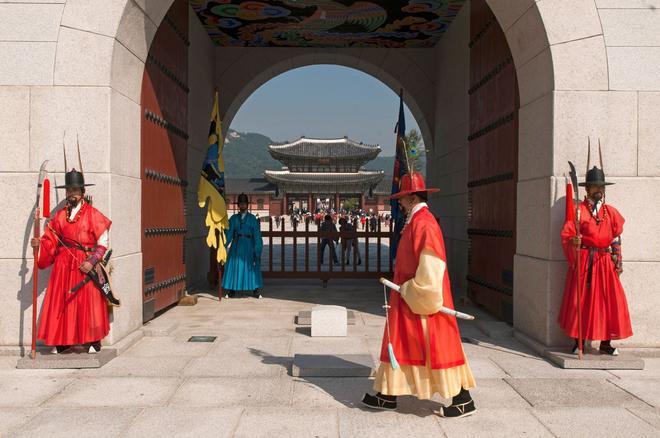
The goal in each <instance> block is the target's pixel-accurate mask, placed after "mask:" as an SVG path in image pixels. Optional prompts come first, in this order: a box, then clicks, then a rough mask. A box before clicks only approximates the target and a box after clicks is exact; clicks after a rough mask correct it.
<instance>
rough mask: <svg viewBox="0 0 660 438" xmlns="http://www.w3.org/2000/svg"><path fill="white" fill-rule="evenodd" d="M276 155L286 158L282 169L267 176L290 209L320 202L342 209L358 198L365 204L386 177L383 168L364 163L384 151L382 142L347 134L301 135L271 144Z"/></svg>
mask: <svg viewBox="0 0 660 438" xmlns="http://www.w3.org/2000/svg"><path fill="white" fill-rule="evenodd" d="M268 150H269V152H270V154H271V156H272V157H273V158H275V159H276V160H278V161H280V162H282V163H283V164H284V165H285V167H283V168H282V170H266V171H265V172H264V176H265V177H266V180H268V182H270V183H271V184H273V185H274V186H275V187H276V193H277V194H281V195H283V196H284V205H285V206H286V212H288V211H290V210H291V208H300V209H304V210H309V211H314V210H315V209H316V208H317V207H319V206H320V205H323V206H324V207H325V208H326V209H333V210H339V209H340V208H341V207H342V205H343V203H342V200H346V199H358V200H359V206H360V207H362V206H364V205H365V195H367V196H368V197H369V198H372V197H373V191H374V189H375V188H376V186H377V185H378V183H379V182H380V181H381V180H382V179H383V176H384V175H385V173H384V172H383V171H382V170H378V171H373V170H364V169H362V166H363V165H364V164H365V163H367V162H368V161H371V160H373V159H374V158H376V156H377V155H378V154H379V153H380V150H381V149H380V147H379V146H378V145H368V144H364V143H362V142H360V143H357V142H355V141H353V140H350V139H349V138H347V137H344V138H337V139H316V138H305V137H301V138H299V139H298V140H296V141H293V142H290V143H284V144H276V145H270V146H269V147H268Z"/></svg>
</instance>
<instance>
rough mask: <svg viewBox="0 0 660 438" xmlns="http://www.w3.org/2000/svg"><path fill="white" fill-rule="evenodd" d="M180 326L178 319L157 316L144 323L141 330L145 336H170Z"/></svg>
mask: <svg viewBox="0 0 660 438" xmlns="http://www.w3.org/2000/svg"><path fill="white" fill-rule="evenodd" d="M178 326H179V322H178V321H174V320H172V319H159V318H156V319H152V320H151V321H149V322H147V323H146V324H144V325H143V326H142V328H141V329H140V330H142V332H143V333H144V335H145V336H152V337H154V336H168V335H169V334H170V333H172V332H173V331H174V330H176V329H177V327H178Z"/></svg>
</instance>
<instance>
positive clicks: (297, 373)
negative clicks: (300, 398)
mask: <svg viewBox="0 0 660 438" xmlns="http://www.w3.org/2000/svg"><path fill="white" fill-rule="evenodd" d="M373 367H374V361H373V358H372V357H371V355H370V354H337V355H329V354H296V355H294V356H293V367H292V368H291V372H292V375H293V376H294V377H370V376H371V375H372V374H373Z"/></svg>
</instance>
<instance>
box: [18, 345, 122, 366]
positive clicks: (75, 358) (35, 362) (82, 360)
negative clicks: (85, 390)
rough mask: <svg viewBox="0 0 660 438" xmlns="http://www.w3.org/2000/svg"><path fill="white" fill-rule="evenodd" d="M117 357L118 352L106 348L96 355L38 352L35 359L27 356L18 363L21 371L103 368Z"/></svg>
mask: <svg viewBox="0 0 660 438" xmlns="http://www.w3.org/2000/svg"><path fill="white" fill-rule="evenodd" d="M115 357H117V350H115V349H114V348H104V349H102V350H101V351H99V352H98V353H96V354H89V353H71V354H44V353H41V352H37V356H36V358H35V359H32V358H31V357H30V356H25V357H22V358H21V359H19V361H18V362H17V363H16V368H20V369H51V370H52V369H66V368H101V367H102V366H103V365H105V364H106V363H108V362H110V361H111V360H112V359H114V358H115Z"/></svg>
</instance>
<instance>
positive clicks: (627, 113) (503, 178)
mask: <svg viewBox="0 0 660 438" xmlns="http://www.w3.org/2000/svg"><path fill="white" fill-rule="evenodd" d="M193 3H194V5H197V4H202V3H204V2H199V1H195V2H193ZM233 3H240V2H233ZM373 3H374V4H375V5H379V4H381V3H383V4H385V3H389V2H379V1H374V2H373ZM446 3H447V4H449V5H451V7H453V8H455V9H454V10H452V11H450V12H451V13H449V12H448V14H447V16H449V17H453V19H452V20H449V21H446V22H444V23H443V24H442V32H440V33H441V35H440V37H439V38H437V40H435V41H434V43H433V44H432V47H423V48H387V46H388V44H384V43H383V45H382V46H380V47H373V48H371V47H370V48H366V47H362V48H346V47H336V46H335V47H329V46H328V45H323V44H319V45H318V46H317V47H277V48H273V47H223V46H218V47H215V46H214V45H213V43H212V42H211V39H210V38H209V34H211V36H213V35H214V34H213V28H212V26H210V24H209V23H206V27H204V26H202V24H201V23H200V20H199V18H198V14H199V10H197V9H195V10H193V9H192V8H191V7H190V5H189V4H188V2H185V1H182V0H176V1H174V0H117V1H108V2H95V5H96V6H95V7H94V8H92V7H89V4H88V3H87V2H74V1H64V0H63V1H62V2H60V3H56V4H52V5H41V6H40V8H41V9H40V10H39V14H40V15H39V16H40V17H41V18H43V19H42V20H40V26H39V31H38V32H37V31H36V30H35V31H34V32H32V33H31V31H30V29H32V27H33V26H29V25H26V26H21V28H20V32H19V29H17V30H16V32H14V33H16V37H15V38H13V37H12V38H10V39H9V42H7V43H5V42H3V44H5V46H6V47H7V48H9V49H10V50H9V51H6V52H5V53H10V52H11V53H14V55H15V56H14V55H11V53H10V56H11V60H12V62H11V63H9V64H7V63H5V64H4V65H10V66H11V67H10V68H7V69H3V71H1V72H0V84H1V85H0V86H2V88H1V89H0V92H2V93H3V100H4V101H5V102H7V108H9V109H10V110H11V117H12V118H11V123H10V124H9V125H10V126H11V127H12V129H11V135H12V136H13V137H12V139H13V141H12V146H10V147H8V153H7V154H6V155H5V156H7V157H9V161H6V162H5V163H3V164H2V169H0V170H1V171H2V172H3V173H2V175H1V176H2V177H3V178H6V179H7V181H8V183H9V185H10V186H12V187H13V186H15V187H17V190H19V191H20V190H23V189H20V187H26V189H25V190H24V193H25V197H26V198H29V196H30V195H29V194H28V189H27V187H31V185H32V184H31V181H32V179H34V178H32V176H33V175H32V174H29V173H26V172H27V171H30V172H35V171H36V170H37V169H38V167H39V164H40V162H41V161H43V160H44V159H50V160H51V164H52V165H54V166H55V169H56V170H60V169H61V168H62V163H61V162H60V161H59V160H60V158H59V156H60V154H59V148H60V146H59V144H60V142H61V134H62V131H63V130H65V129H66V130H67V131H68V132H75V131H78V132H79V133H80V139H81V146H82V149H83V161H84V162H85V163H89V164H86V172H88V173H89V174H90V178H94V179H95V180H96V182H97V185H100V186H101V187H103V189H101V188H99V190H96V191H95V198H96V202H98V203H99V205H100V206H101V207H102V208H104V209H105V210H106V211H108V212H109V214H110V216H111V219H112V220H113V227H112V234H111V241H112V245H113V247H114V249H115V255H116V262H115V269H116V272H117V275H116V280H115V283H116V284H115V287H116V289H117V290H121V291H123V292H124V294H123V296H122V301H123V307H122V311H121V312H117V313H116V314H115V316H114V321H113V324H112V331H111V336H110V337H109V341H110V342H118V341H120V340H121V339H123V338H124V337H126V336H127V335H129V334H130V333H131V332H133V331H134V330H135V329H136V328H138V327H139V326H140V324H141V323H142V320H143V302H144V298H145V297H146V296H147V288H146V287H145V284H144V283H145V280H149V279H150V276H151V275H152V274H153V275H154V277H153V278H151V280H153V281H154V282H155V284H158V283H159V282H161V281H165V280H170V281H171V282H173V283H167V285H166V286H163V287H162V288H161V289H159V290H163V291H165V292H166V293H169V294H176V292H168V289H167V287H170V286H171V285H172V284H174V285H181V284H183V281H182V280H181V276H182V275H185V276H186V281H188V282H194V281H196V280H198V279H200V280H202V279H203V278H204V276H205V273H206V269H207V266H206V263H207V254H206V253H205V252H203V251H199V250H197V248H199V247H200V246H202V245H203V242H202V239H203V237H202V236H203V235H204V230H203V220H202V217H203V216H202V215H203V212H201V211H200V210H198V209H197V207H196V205H195V202H194V200H195V197H194V192H195V189H196V181H197V180H196V179H197V177H198V168H199V163H201V160H202V157H203V154H204V148H205V145H206V130H207V128H208V126H207V120H208V113H209V108H210V101H211V98H212V90H213V87H214V86H215V85H217V86H218V87H219V88H220V92H221V95H220V106H221V108H220V112H221V116H222V119H223V122H224V123H225V126H228V125H229V124H230V123H231V119H232V118H233V116H234V114H235V113H236V111H237V110H238V108H239V107H240V105H241V104H242V102H244V100H245V99H246V98H247V97H248V96H249V95H250V93H251V92H253V91H254V90H255V89H256V88H258V87H259V86H260V85H261V84H263V83H265V82H266V81H267V80H269V79H270V78H272V77H274V76H275V75H277V74H279V73H282V72H284V71H287V70H290V69H292V68H296V67H299V66H304V65H312V64H321V63H330V64H339V65H345V66H349V67H353V68H356V69H359V70H361V71H364V72H366V73H368V74H370V75H372V76H374V77H375V78H377V79H379V80H381V81H382V82H384V83H385V84H387V85H388V86H389V87H391V88H392V89H393V90H398V89H399V88H403V89H404V90H405V100H406V103H407V104H408V106H409V107H410V109H411V111H412V113H413V115H414V116H415V118H416V119H417V121H418V123H419V125H420V128H421V130H422V135H423V137H424V139H425V143H426V144H427V146H428V147H429V148H430V149H431V152H430V154H429V155H428V160H427V163H428V164H427V174H428V176H429V179H430V181H431V183H432V184H433V185H435V186H439V187H441V188H442V189H443V191H442V192H441V194H439V195H437V197H435V198H434V199H433V200H432V204H433V206H434V208H435V209H436V210H435V211H436V213H437V214H438V215H439V216H440V218H441V220H442V221H443V225H444V229H445V234H446V236H445V237H446V240H447V251H448V259H449V263H450V270H451V272H452V275H453V282H454V284H455V285H456V287H457V289H459V290H461V291H462V292H464V293H468V291H470V292H469V293H470V296H471V297H473V298H474V299H475V300H477V301H479V302H481V303H482V304H483V305H484V306H487V307H489V308H491V310H492V311H493V312H495V313H497V314H499V315H500V316H501V317H503V318H505V319H512V320H513V323H514V327H515V328H516V329H517V330H518V331H519V332H520V333H521V334H523V335H526V336H528V337H529V338H531V339H533V340H536V341H538V342H540V344H542V345H556V344H559V343H562V342H564V338H563V336H562V335H561V333H559V330H558V328H557V327H556V323H555V320H556V313H557V311H558V308H559V302H560V299H561V290H562V285H563V278H564V270H565V262H564V261H563V257H562V253H561V248H560V245H559V242H558V236H557V234H558V227H559V224H560V223H561V221H562V220H563V214H564V212H563V204H562V201H561V199H560V198H562V197H563V185H564V179H563V174H564V172H565V170H564V167H565V162H566V160H567V159H572V160H575V161H576V164H577V166H578V168H580V169H581V168H584V165H583V164H584V163H583V161H585V160H586V157H585V156H584V154H583V150H584V143H585V141H586V137H587V135H588V134H589V135H592V136H596V137H600V138H601V139H602V140H603V142H604V144H605V151H604V154H605V160H606V162H607V165H608V168H609V169H608V176H609V175H612V177H613V179H614V180H616V181H617V185H616V186H614V187H616V188H615V189H614V190H612V192H611V196H613V197H616V198H617V200H618V201H619V202H620V203H621V204H623V205H622V210H623V213H624V214H626V215H627V217H628V218H629V219H628V224H629V225H628V233H627V235H630V236H629V237H627V242H628V243H627V245H626V247H625V251H626V254H627V257H626V259H627V260H629V261H628V262H627V263H628V265H627V266H628V268H627V274H626V276H625V277H624V283H627V284H626V288H627V290H629V291H630V292H629V293H630V294H631V295H632V296H631V312H632V318H633V324H634V325H635V330H636V335H635V337H633V338H632V339H631V340H630V341H627V344H628V345H642V346H650V345H658V344H659V343H660V339H659V338H658V335H657V333H656V332H655V331H654V330H653V318H652V315H653V312H654V310H653V309H657V306H658V298H657V294H653V293H652V289H650V287H651V286H649V285H652V284H655V283H657V281H654V280H657V279H659V278H660V262H658V261H657V257H655V255H656V254H657V253H658V251H659V250H660V240H659V239H660V237H656V234H657V235H660V233H656V234H653V237H650V238H649V237H648V235H646V237H645V236H639V235H635V231H634V230H635V228H636V227H639V228H638V230H637V231H640V230H641V229H642V228H648V227H652V228H655V229H658V228H660V219H656V218H648V217H645V215H644V214H643V213H640V212H642V211H644V208H643V207H644V205H645V204H644V202H643V200H642V198H640V197H637V196H633V195H631V194H632V193H639V192H640V189H646V190H651V189H652V188H653V187H655V186H656V185H657V178H655V177H656V176H658V175H660V169H659V168H658V167H657V159H654V158H653V157H654V153H655V152H654V150H655V149H657V148H655V149H654V145H653V140H652V137H650V136H649V134H648V133H649V132H652V131H653V128H652V127H653V122H652V120H654V119H657V117H655V116H654V115H657V113H658V111H660V103H659V102H658V99H657V96H656V95H655V94H653V93H651V91H654V90H656V91H657V90H660V83H659V82H658V80H657V75H655V76H654V75H653V71H654V70H653V65H654V64H653V59H656V58H653V55H652V54H651V51H650V50H649V51H646V50H645V49H644V47H645V46H650V45H652V44H650V43H648V44H647V42H648V41H650V39H651V37H650V36H648V37H647V36H645V35H644V34H643V32H642V33H639V34H634V35H633V34H629V33H625V32H623V33H622V32H621V31H620V29H619V28H618V27H617V22H618V21H619V20H618V19H617V17H618V15H617V14H619V12H617V9H604V7H603V9H599V7H600V6H599V5H598V4H599V3H600V2H593V1H591V0H589V1H575V2H562V6H561V8H562V9H561V13H558V12H557V6H553V3H554V2H545V1H544V2H536V1H533V0H523V1H509V0H488V1H486V2H484V1H482V0H474V1H472V2H461V1H453V2H446ZM605 3H608V2H605ZM609 3H612V4H614V3H617V2H609ZM609 3H608V4H609ZM30 7H33V6H32V5H21V4H15V5H12V6H10V7H8V8H10V12H9V13H12V12H11V9H12V8H13V9H15V10H16V11H18V10H19V9H20V11H18V12H17V14H18V15H17V16H21V17H23V16H25V17H30V16H33V15H34V14H29V13H26V11H25V10H24V8H28V9H29V8H30ZM411 8H412V6H411ZM411 11H412V12H411V14H414V8H413V9H412V10H411ZM27 12H29V11H27ZM196 12H197V13H196ZM454 13H455V14H454ZM454 15H455V16H454ZM16 22H18V21H16ZM224 24H225V25H229V23H228V22H227V23H224ZM347 25H348V24H347ZM420 29H424V26H421V27H420ZM5 34H6V35H9V34H12V31H11V30H7V31H6V32H5ZM498 35H499V36H498ZM160 44H163V45H162V46H161V45H160ZM292 45H294V44H292ZM175 46H176V47H177V50H175V51H171V50H169V49H170V48H171V47H175ZM507 46H508V47H507ZM12 51H13V52H12ZM18 53H24V54H26V55H25V56H23V57H21V56H18ZM2 56H5V55H2ZM633 71H634V72H635V74H632V73H631V72H633ZM156 77H157V78H158V79H157V80H156V79H155V78H156ZM654 78H655V79H654ZM150 79H151V84H150V85H149V80H150ZM516 82H517V88H518V92H517V93H516V92H515V88H516ZM4 85H7V86H8V87H4ZM150 86H152V88H151V89H150V88H149V87H150ZM150 90H151V91H150ZM150 93H151V94H150ZM504 95H506V96H508V100H506V99H504V97H503V96H504ZM175 96H176V97H175ZM24 134H25V135H24ZM149 142H152V144H151V145H149ZM516 142H517V143H518V144H517V152H516ZM14 144H16V146H13V145H14ZM150 148H151V149H150ZM25 150H29V156H28V155H26V154H25ZM491 153H492V154H493V155H489V154H491ZM26 156H27V158H25V157H26ZM503 157H506V158H503ZM24 158H25V159H24ZM656 158H657V157H656ZM653 163H656V164H653ZM161 165H162V166H161ZM158 166H161V167H160V168H159V167H158ZM147 170H150V172H149V173H147ZM16 172H23V173H16ZM186 182H187V184H186ZM5 186H7V185H5ZM161 190H162V191H163V192H161ZM624 194H626V195H629V196H628V197H626V198H625V200H624V199H623V198H624V196H623V195H624ZM161 195H162V196H164V197H162V198H160V197H161ZM154 197H157V198H159V199H164V200H168V201H167V202H164V203H162V204H160V205H158V209H159V210H158V213H162V215H161V216H158V217H157V216H156V215H155V213H156V212H155V211H154V210H153V209H151V208H146V209H145V210H143V213H142V214H141V215H140V214H139V213H138V210H139V209H138V206H140V205H142V206H143V208H145V206H148V204H147V202H148V199H149V198H154ZM500 197H502V198H500ZM500 199H503V200H504V201H502V202H500V201H499V200H500ZM486 202H490V203H491V205H490V206H489V207H485V206H486V205H487V204H486ZM26 208H27V206H26ZM28 216H29V212H28V211H27V210H26V211H25V212H23V211H22V210H21V211H16V212H13V213H12V214H11V215H8V216H6V217H5V219H6V220H5V222H6V223H10V224H12V225H11V231H12V233H13V234H17V235H18V234H22V233H23V231H24V230H23V231H21V230H22V229H23V228H25V227H24V224H23V225H20V224H18V223H17V222H16V223H15V221H16V220H17V219H16V218H21V220H22V218H24V217H28ZM138 217H140V218H141V220H137V218H138ZM165 218H167V220H166V219H165ZM159 220H162V221H163V222H162V223H159V222H158V221H159ZM7 221H9V222H7ZM161 228H168V229H170V228H172V229H176V230H177V231H175V232H170V231H168V232H167V233H166V232H165V231H164V230H161ZM181 230H185V232H184V231H181ZM147 234H148V235H147ZM150 239H163V240H162V242H166V243H163V245H165V246H167V245H172V246H171V247H170V246H167V248H168V249H167V252H168V254H171V257H170V258H168V259H167V260H165V259H164V258H163V257H160V258H158V257H157V260H156V261H157V262H158V263H162V264H163V266H161V267H160V268H159V267H156V269H155V270H154V271H153V272H151V271H149V270H148V268H149V265H150V263H151V262H150V260H152V259H150V257H153V254H150V253H153V252H154V251H156V252H158V250H157V249H154V248H157V246H156V247H154V246H153V245H152V244H153V243H154V242H155V241H156V240H150ZM166 239H170V240H169V241H167V240H166ZM175 242H176V243H175ZM502 242H508V243H506V244H504V245H503V244H502ZM503 247H506V248H507V249H506V255H502V256H501V257H500V256H499V255H498V257H497V258H498V260H500V261H502V263H501V264H497V263H492V260H491V261H486V259H488V255H489V254H491V253H492V252H493V251H500V250H501V249H502V248H503ZM163 248H164V247H163ZM193 248H195V249H194V250H193ZM494 248H495V249H494ZM468 253H469V254H470V256H469V260H468ZM498 254H499V252H498ZM491 255H492V254H491ZM0 257H1V258H2V260H1V261H2V264H3V266H4V267H3V268H2V269H3V271H2V272H3V274H2V275H3V276H5V277H6V278H8V281H7V282H6V283H7V284H13V283H12V282H15V278H16V272H23V273H24V272H25V271H26V270H25V269H23V268H22V267H21V266H22V265H23V264H24V262H25V259H26V250H25V245H23V247H20V245H18V244H17V245H15V246H12V245H10V244H7V245H4V246H1V245H0ZM509 260H510V262H509ZM184 262H185V270H184ZM484 263H485V264H484ZM482 268H483V269H484V270H482V271H475V269H482ZM163 270H165V271H166V275H165V276H163V277H159V275H160V274H159V272H163ZM19 278H20V279H21V280H20V284H19V285H17V286H18V287H17V288H18V290H19V292H18V294H17V295H16V296H17V297H18V299H17V300H14V299H13V298H14V297H12V299H11V301H10V305H8V306H3V310H2V311H0V312H3V313H1V314H0V315H1V316H2V318H0V321H2V322H1V324H0V326H1V327H2V328H3V330H0V344H2V345H17V344H20V343H23V340H24V339H29V334H26V333H27V331H28V329H25V328H24V325H23V324H22V323H21V321H23V318H24V313H26V311H28V310H26V309H28V306H27V305H25V304H24V303H23V301H22V298H21V297H22V296H23V295H25V296H27V294H23V293H22V292H21V291H23V290H24V289H25V290H27V289H29V287H30V286H29V284H28V283H27V281H26V280H25V278H27V276H25V275H24V274H20V275H19ZM640 278H643V279H645V280H644V281H640V280H639V279H640ZM177 279H178V280H177ZM466 279H469V281H467V280H466ZM511 285H512V286H511ZM147 287H148V286H147ZM175 289H176V287H175ZM140 291H141V292H140ZM158 293H159V292H158V291H154V290H149V295H157V294H158ZM165 295H166V294H163V296H165ZM19 307H20V308H19ZM511 309H512V310H511ZM511 311H512V315H511ZM16 327H21V328H20V330H16Z"/></svg>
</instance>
